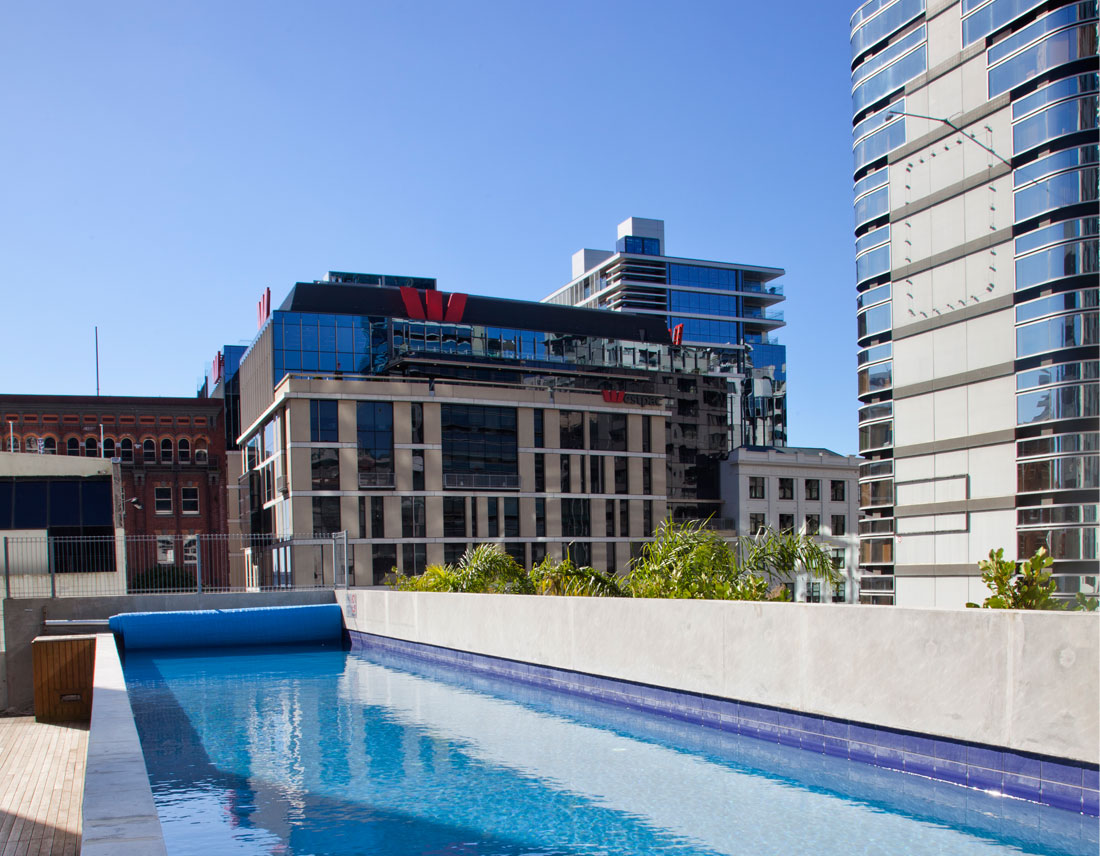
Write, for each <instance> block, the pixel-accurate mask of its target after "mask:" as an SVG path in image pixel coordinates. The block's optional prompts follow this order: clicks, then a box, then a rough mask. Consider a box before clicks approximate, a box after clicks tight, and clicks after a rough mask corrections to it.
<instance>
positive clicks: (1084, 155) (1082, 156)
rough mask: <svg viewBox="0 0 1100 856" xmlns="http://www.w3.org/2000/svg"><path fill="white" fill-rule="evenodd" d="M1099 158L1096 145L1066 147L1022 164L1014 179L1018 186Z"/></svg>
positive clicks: (1014, 174)
mask: <svg viewBox="0 0 1100 856" xmlns="http://www.w3.org/2000/svg"><path fill="white" fill-rule="evenodd" d="M1098 158H1100V152H1098V151H1097V148H1096V146H1081V147H1080V148H1077V149H1066V150H1065V151H1060V152H1055V153H1054V154H1052V155H1048V156H1046V157H1043V158H1039V159H1038V160H1036V161H1034V162H1032V163H1030V164H1028V165H1027V166H1022V167H1020V168H1019V169H1016V170H1013V173H1012V181H1013V184H1015V186H1016V187H1021V186H1023V185H1025V184H1030V183H1031V182H1033V181H1035V179H1037V178H1042V177H1043V176H1044V175H1050V174H1051V173H1055V172H1062V171H1063V170H1067V169H1073V167H1075V166H1084V165H1086V164H1094V163H1096V162H1097V159H1098Z"/></svg>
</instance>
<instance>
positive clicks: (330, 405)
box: [309, 399, 339, 443]
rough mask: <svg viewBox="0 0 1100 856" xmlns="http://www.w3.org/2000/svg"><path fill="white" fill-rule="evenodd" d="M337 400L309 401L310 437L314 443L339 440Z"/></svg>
mask: <svg viewBox="0 0 1100 856" xmlns="http://www.w3.org/2000/svg"><path fill="white" fill-rule="evenodd" d="M336 404H337V403H336V402H335V401H332V400H321V401H318V400H317V399H311V400H310V402H309V439H310V441H311V442H314V443H335V442H337V441H338V440H339V436H338V435H339V430H338V428H339V426H338V422H337V417H336Z"/></svg>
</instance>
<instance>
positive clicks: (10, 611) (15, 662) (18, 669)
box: [0, 589, 333, 713]
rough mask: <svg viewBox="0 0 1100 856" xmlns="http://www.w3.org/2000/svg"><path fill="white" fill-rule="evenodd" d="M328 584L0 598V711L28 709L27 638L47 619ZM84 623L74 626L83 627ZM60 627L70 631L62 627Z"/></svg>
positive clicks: (249, 600) (223, 603) (300, 594)
mask: <svg viewBox="0 0 1100 856" xmlns="http://www.w3.org/2000/svg"><path fill="white" fill-rule="evenodd" d="M332 602H333V594H332V590H331V589H317V590H304V591H270V592H224V593H208V594H197V593H195V594H131V595H116V596H110V597H58V598H45V597H42V598H8V599H6V600H4V601H3V604H2V610H0V615H2V618H3V627H2V628H0V630H2V632H3V642H4V644H3V646H0V656H2V658H3V663H2V664H0V678H3V681H2V682H0V712H10V713H29V712H30V710H31V708H32V706H33V702H34V687H33V684H32V675H31V640H32V639H34V637H35V636H39V635H41V634H43V633H46V632H47V629H46V624H45V622H46V620H47V619H60V620H77V619H104V618H110V617H111V616H112V615H117V614H118V613H120V612H168V611H173V610H187V609H244V608H246V607H250V606H300V605H303V604H315V603H332ZM87 629H88V628H86V627H78V628H75V630H76V631H86V630H87ZM60 632H74V631H73V630H63V631H60Z"/></svg>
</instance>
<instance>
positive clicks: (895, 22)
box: [851, 0, 924, 59]
mask: <svg viewBox="0 0 1100 856" xmlns="http://www.w3.org/2000/svg"><path fill="white" fill-rule="evenodd" d="M923 11H924V0H897V2H896V3H894V4H893V5H891V6H888V7H887V8H886V9H884V10H883V11H881V12H879V13H878V14H877V15H876V16H875V17H874V18H871V20H869V21H867V23H865V24H861V25H860V26H859V28H858V29H856V31H855V32H854V33H852V39H851V43H852V59H855V58H856V57H857V56H859V55H860V54H861V53H863V52H864V51H865V50H867V48H869V47H872V46H873V45H875V44H876V43H878V42H881V41H882V40H883V39H885V38H886V37H887V36H889V35H891V34H892V33H894V32H896V31H897V30H899V29H901V27H902V26H903V25H905V24H908V23H909V22H910V21H912V20H913V19H914V18H916V17H917V16H918V15H920V13H921V12H923Z"/></svg>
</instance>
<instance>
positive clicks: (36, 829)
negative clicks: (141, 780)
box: [0, 716, 88, 856]
mask: <svg viewBox="0 0 1100 856" xmlns="http://www.w3.org/2000/svg"><path fill="white" fill-rule="evenodd" d="M87 749H88V724H87V723H86V722H73V723H48V724H47V723H40V722H35V721H34V717H33V716H14V717H7V718H5V717H0V856H76V854H78V853H79V852H80V809H81V804H82V802H83V799H84V761H85V757H86V755H87Z"/></svg>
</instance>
